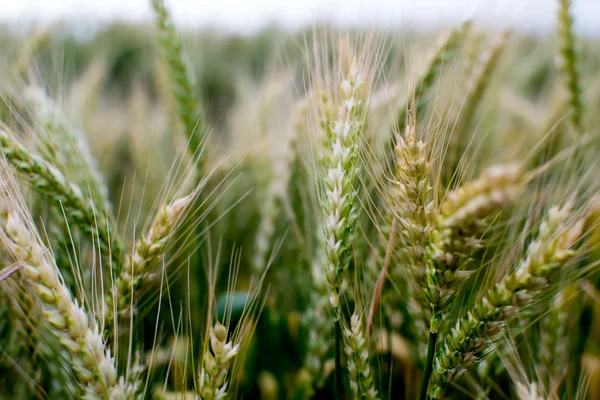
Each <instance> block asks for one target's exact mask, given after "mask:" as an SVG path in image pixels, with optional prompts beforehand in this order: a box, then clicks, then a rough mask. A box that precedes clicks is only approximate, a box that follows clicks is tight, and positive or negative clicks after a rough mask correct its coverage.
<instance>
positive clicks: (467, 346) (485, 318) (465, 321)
mask: <svg viewBox="0 0 600 400" xmlns="http://www.w3.org/2000/svg"><path fill="white" fill-rule="evenodd" d="M570 214H571V210H570V205H566V206H564V207H562V208H558V207H553V208H552V209H550V210H549V212H548V214H547V216H546V218H545V219H544V221H543V222H542V224H541V226H540V230H539V235H538V238H537V239H536V240H535V241H533V242H532V243H531V244H530V245H529V247H528V248H527V254H526V257H525V259H524V260H522V261H521V262H520V264H519V265H518V266H517V267H516V268H515V269H514V271H512V272H510V273H509V274H508V275H506V276H505V277H504V278H503V279H502V280H501V281H500V282H499V283H498V284H497V285H495V287H494V288H493V289H490V290H489V291H488V292H487V294H486V295H485V296H484V297H483V299H482V300H481V301H480V302H478V303H477V304H476V305H475V307H474V308H473V309H472V310H471V311H469V312H468V313H467V316H466V317H463V318H461V319H459V320H458V321H457V322H456V326H455V328H453V329H452V330H451V332H450V333H449V334H448V335H447V336H446V339H445V341H444V344H443V346H442V347H441V348H440V350H439V353H438V356H437V359H436V361H435V365H434V370H433V374H432V377H431V384H430V385H431V392H430V394H431V397H432V398H434V399H439V398H442V396H443V394H444V391H445V390H446V388H447V387H448V386H449V385H451V384H452V383H453V382H454V381H455V380H456V379H458V378H459V377H460V376H462V375H463V374H464V373H465V372H467V371H469V370H470V369H471V368H472V367H473V366H475V365H477V363H478V362H479V361H480V360H481V358H482V357H484V356H485V354H486V352H487V350H489V349H490V347H491V346H492V345H493V343H494V341H495V340H496V339H497V338H498V336H499V334H501V332H502V330H503V329H504V328H505V326H506V325H507V324H509V323H510V321H511V319H512V317H514V316H515V315H517V314H518V313H519V312H520V311H521V310H523V309H525V308H526V307H527V306H529V305H531V304H532V303H533V302H534V301H535V300H536V296H537V295H540V294H543V293H547V292H548V291H550V290H552V289H553V287H554V286H556V283H557V279H556V278H557V276H558V275H557V274H559V273H560V272H561V269H562V268H563V267H564V266H565V265H567V264H568V263H569V262H570V261H571V260H572V259H573V258H574V257H576V256H577V254H578V252H577V249H576V248H574V245H575V244H576V242H577V241H578V240H579V239H580V238H581V236H582V230H583V221H581V220H580V221H575V222H572V221H569V217H570Z"/></svg>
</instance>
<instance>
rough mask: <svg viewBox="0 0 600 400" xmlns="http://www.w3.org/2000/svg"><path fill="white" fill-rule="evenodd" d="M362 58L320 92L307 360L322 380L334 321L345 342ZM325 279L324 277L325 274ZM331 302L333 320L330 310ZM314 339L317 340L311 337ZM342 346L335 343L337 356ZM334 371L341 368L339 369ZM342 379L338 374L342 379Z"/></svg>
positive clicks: (361, 120) (355, 210) (360, 118)
mask: <svg viewBox="0 0 600 400" xmlns="http://www.w3.org/2000/svg"><path fill="white" fill-rule="evenodd" d="M361 67H362V66H361V65H360V63H359V61H358V59H352V60H350V62H349V63H348V65H343V66H342V71H339V72H340V74H341V75H342V76H340V77H339V81H338V82H337V83H336V85H335V91H334V90H333V89H331V90H329V91H327V92H320V94H321V97H320V104H319V110H318V112H319V119H320V121H321V127H322V131H321V133H322V135H323V136H322V138H321V139H322V140H323V146H322V149H321V150H322V155H321V160H320V173H321V175H322V177H323V178H322V180H323V191H322V193H321V207H322V212H323V216H322V218H323V219H322V231H321V235H320V236H319V237H320V239H321V243H320V247H319V248H318V249H317V259H316V260H315V261H314V262H313V266H312V275H313V293H312V300H311V304H310V305H309V309H308V313H309V315H308V318H309V319H310V322H309V327H310V328H309V329H310V333H309V335H310V340H309V343H308V346H309V349H308V354H307V358H306V361H305V365H306V367H307V369H308V371H309V372H310V373H311V375H312V377H313V379H314V380H316V381H317V384H318V383H319V379H320V377H319V375H320V373H321V369H322V365H323V357H324V356H325V355H326V354H327V353H328V351H329V349H330V346H331V345H330V335H331V329H332V328H333V325H335V326H336V338H337V339H338V340H336V341H335V343H337V344H339V342H340V341H341V339H342V338H341V331H339V328H340V325H339V320H340V318H341V316H342V313H341V306H340V293H341V290H342V283H343V280H344V279H345V274H346V273H347V269H348V267H349V265H350V262H351V258H352V245H353V243H354V238H355V236H354V235H355V230H356V226H355V224H356V220H357V217H358V208H357V207H358V204H357V203H358V202H357V194H356V189H355V186H354V185H355V184H356V182H355V180H356V178H357V173H358V165H357V164H358V153H359V147H358V146H359V143H360V135H361V134H362V131H363V124H364V118H365V114H364V112H363V107H364V106H365V104H364V98H363V97H362V96H363V93H364V87H363V85H364V77H363V76H362V73H363V71H362V69H361ZM324 278H325V279H324ZM327 303H330V304H329V306H332V307H333V317H334V318H333V319H334V322H333V323H332V321H331V318H330V316H329V315H328V312H329V307H328V304H327ZM313 339H314V341H313ZM339 354H340V349H339V347H336V355H337V356H336V359H338V360H339ZM336 373H341V371H337V370H336ZM339 381H340V379H338V384H339V383H341V382H339Z"/></svg>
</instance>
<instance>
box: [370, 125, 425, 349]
mask: <svg viewBox="0 0 600 400" xmlns="http://www.w3.org/2000/svg"><path fill="white" fill-rule="evenodd" d="M430 157H431V155H430V154H429V150H428V146H427V144H426V143H424V142H423V141H421V140H418V139H417V137H416V132H415V127H414V126H409V127H407V129H406V132H405V135H404V138H402V137H401V136H400V135H398V136H397V144H396V165H397V166H396V173H395V177H394V182H393V185H392V187H391V188H390V195H391V199H390V205H391V211H392V214H393V217H392V218H394V220H395V221H396V222H397V225H398V245H397V246H396V248H395V251H396V252H397V253H398V254H399V257H400V260H401V261H402V263H403V264H405V265H406V266H408V269H409V274H408V276H409V277H410V280H411V284H409V285H408V286H407V289H408V298H409V301H408V305H407V308H408V312H409V314H410V315H411V318H412V320H413V323H412V328H411V329H412V330H414V331H415V334H416V336H417V338H418V339H417V340H419V341H420V343H419V344H420V345H422V344H426V343H427V332H428V329H427V327H426V322H427V321H429V319H430V318H431V309H430V306H429V302H428V301H427V299H426V297H425V292H424V291H423V288H425V287H426V279H425V278H426V262H427V259H426V250H427V249H428V247H429V245H430V232H431V230H432V229H433V227H434V225H435V209H434V207H435V206H434V202H433V198H432V190H433V189H432V187H431V185H430V173H431V161H430ZM402 267H403V265H401V264H396V265H394V267H393V268H391V270H390V279H392V280H396V281H398V280H400V279H405V276H406V275H407V274H406V272H405V271H403V270H402ZM382 273H384V271H382ZM376 295H377V294H376ZM420 353H423V354H424V352H420Z"/></svg>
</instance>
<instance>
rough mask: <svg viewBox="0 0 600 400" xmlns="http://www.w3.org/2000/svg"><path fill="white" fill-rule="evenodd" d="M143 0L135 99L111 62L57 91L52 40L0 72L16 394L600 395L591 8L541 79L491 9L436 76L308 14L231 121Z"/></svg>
mask: <svg viewBox="0 0 600 400" xmlns="http://www.w3.org/2000/svg"><path fill="white" fill-rule="evenodd" d="M150 3H151V6H152V9H153V11H154V17H155V19H154V22H155V23H154V30H153V33H154V35H153V37H154V44H155V47H156V51H155V52H154V53H152V54H153V55H155V56H156V57H155V59H154V60H155V61H153V63H150V64H152V74H151V78H148V77H145V78H142V77H140V78H139V80H136V81H135V82H134V83H132V84H131V86H130V87H129V86H126V85H125V87H119V90H120V91H121V92H119V91H116V90H115V89H114V88H112V89H110V90H109V89H107V87H109V86H108V84H107V83H106V82H105V81H106V80H108V75H109V72H110V68H108V67H107V65H106V63H108V61H107V60H100V61H98V60H99V59H94V61H93V62H90V66H89V67H88V69H87V70H86V71H85V72H84V73H83V74H81V77H79V78H78V80H76V81H75V82H73V83H71V84H70V85H68V86H67V87H66V91H65V97H66V98H67V100H62V101H61V100H60V96H54V93H52V92H53V90H52V87H51V85H49V84H47V83H48V82H45V81H44V79H46V78H45V77H44V76H43V74H42V73H41V72H40V71H39V70H36V61H37V60H38V59H37V58H36V53H37V52H39V51H40V50H39V49H40V48H41V47H43V45H44V43H45V42H46V41H47V40H48V38H47V37H46V36H45V35H43V34H40V33H36V34H35V35H33V36H32V37H31V38H29V39H28V42H27V45H26V46H24V47H23V49H21V50H20V51H17V52H16V55H15V57H14V60H12V59H8V58H7V64H8V65H9V68H6V71H2V72H3V76H4V78H3V81H2V82H3V85H1V86H2V87H0V90H1V91H2V99H3V102H2V103H3V106H2V107H0V118H1V121H0V149H1V151H2V155H1V156H0V261H1V268H0V398H61V399H62V398H90V399H145V398H164V399H175V398H186V399H187V398H193V399H205V400H209V399H210V400H213V399H229V398H231V399H233V398H264V399H287V398H290V399H311V398H334V399H346V398H349V399H384V398H418V399H419V400H423V399H428V398H430V399H442V398H464V396H468V397H474V398H477V399H495V398H519V399H530V398H532V399H558V398H580V397H581V398H583V397H585V396H587V397H588V398H597V396H598V394H599V393H600V385H598V383H597V382H598V381H600V355H599V353H598V348H600V337H599V331H598V326H599V324H600V317H599V316H600V312H599V310H600V303H599V302H598V299H599V298H600V295H599V292H598V288H599V287H600V282H598V274H599V273H600V272H599V271H598V269H599V268H598V265H599V260H600V258H599V257H600V253H599V252H598V243H599V235H600V230H599V227H598V223H599V222H600V211H599V210H600V207H599V206H598V204H600V202H599V201H598V198H599V197H598V189H599V187H598V183H597V180H596V179H595V177H596V171H595V168H596V165H595V158H596V154H595V152H596V151H597V150H596V142H597V140H598V137H597V135H598V134H600V131H599V130H598V126H600V120H598V118H597V116H595V115H593V113H591V112H589V111H588V109H587V106H589V108H592V107H593V106H598V105H599V104H600V86H598V85H595V86H594V84H593V83H590V84H589V85H587V83H588V81H589V82H591V81H592V80H593V78H595V76H594V75H591V74H590V73H588V74H587V75H585V74H583V73H581V70H582V66H581V65H582V64H583V63H582V59H581V58H580V57H579V54H580V52H579V47H578V46H579V44H578V43H579V42H578V41H577V38H576V37H575V35H574V32H573V16H572V13H571V10H570V6H571V4H570V1H568V0H561V1H559V2H558V18H557V26H558V29H557V40H556V42H557V45H556V54H557V57H556V59H557V60H558V62H557V64H556V67H554V66H553V65H552V64H551V63H550V64H549V61H548V59H546V58H542V61H540V62H539V63H538V64H539V65H537V64H535V63H534V62H533V61H531V64H532V65H531V66H530V67H529V69H531V70H534V72H535V73H533V72H532V73H529V75H527V76H529V77H530V78H531V80H535V79H534V78H535V77H536V76H537V75H536V74H538V75H541V76H542V77H541V78H539V77H538V80H541V81H543V82H544V83H543V84H541V85H542V86H543V88H544V90H546V91H547V92H548V93H545V94H544V95H545V96H546V97H543V96H542V95H539V94H538V95H537V96H538V97H539V98H538V97H535V96H533V100H532V96H529V97H528V96H527V95H525V94H519V93H518V91H516V90H512V89H511V88H513V87H516V86H518V82H517V81H518V80H519V79H521V81H523V79H522V78H519V75H518V74H516V73H515V75H514V76H513V72H515V71H516V72H519V73H521V75H523V74H524V72H523V69H525V70H526V68H521V67H518V68H517V67H515V66H510V65H508V64H509V63H505V62H503V60H504V59H505V58H507V57H509V56H511V51H515V52H517V55H514V54H513V55H512V57H514V58H513V60H514V59H515V58H517V57H519V56H522V52H523V51H524V50H522V49H521V50H519V49H518V48H517V47H518V43H519V42H516V40H515V39H514V37H515V36H516V35H512V36H511V35H509V33H508V32H505V33H502V34H501V35H499V37H498V39H497V40H490V41H489V42H490V44H487V42H488V40H487V35H486V34H485V33H484V32H482V31H479V30H478V29H477V26H476V23H474V22H471V21H469V22H465V23H464V24H462V25H461V26H459V27H457V28H455V29H453V30H451V31H450V32H449V33H448V34H446V35H444V37H443V38H442V40H441V41H440V42H438V43H437V44H435V45H433V46H428V47H431V49H429V51H428V52H426V53H425V54H423V57H422V58H423V60H424V62H423V65H424V68H423V69H421V70H419V72H418V73H416V74H413V73H412V72H411V71H408V69H406V68H405V69H404V70H402V73H399V72H398V71H400V66H401V65H402V64H404V65H405V66H406V65H409V64H410V63H411V62H412V61H413V60H409V61H407V60H406V59H403V57H408V56H409V55H411V54H412V53H413V49H409V48H407V47H406V43H404V44H403V46H404V47H402V48H401V49H400V48H399V47H398V46H397V45H395V44H394V42H393V41H390V40H389V38H387V37H386V36H385V35H383V36H382V35H380V34H379V33H377V32H368V33H367V32H362V33H358V34H355V33H352V34H350V33H347V32H339V31H336V30H333V29H332V30H328V32H330V33H327V34H323V33H322V32H320V31H319V30H315V32H313V35H312V38H313V41H312V42H310V41H309V40H306V38H304V40H305V43H306V45H305V49H304V50H303V51H304V53H303V55H302V56H300V57H298V58H297V59H294V61H293V63H290V64H291V65H289V64H286V65H285V67H284V68H282V69H277V68H273V71H269V72H268V73H267V74H266V77H265V78H264V79H263V80H262V81H261V82H259V83H256V82H254V81H252V80H244V79H240V80H239V81H238V82H236V83H239V86H240V88H239V89H237V90H238V91H239V98H238V100H237V104H236V106H235V107H234V108H233V109H232V110H231V111H230V114H228V117H227V119H226V120H225V122H223V121H218V120H217V119H216V118H214V117H212V119H211V110H214V108H213V107H214V106H215V105H214V104H211V103H210V101H207V99H206V97H205V96H204V95H205V94H206V93H205V92H204V91H202V90H201V88H204V89H206V88H205V87H204V86H202V84H203V83H206V82H198V81H197V79H196V78H197V76H198V74H197V73H196V71H194V69H193V65H194V63H192V62H191V60H192V58H190V55H189V53H188V52H187V50H191V47H188V46H186V43H187V42H186V40H185V39H186V37H185V36H181V35H180V34H179V33H178V32H177V30H176V27H175V26H174V24H173V22H172V20H171V17H170V14H169V11H168V8H167V7H166V5H165V4H164V2H163V1H162V0H152V1H151V2H150ZM142 32H145V31H142ZM146 33H147V32H146ZM484 43H486V46H487V47H486V48H485V49H482V48H483V47H484ZM427 44H430V43H429V42H427ZM419 46H420V43H418V44H417V45H416V47H419ZM513 46H514V47H515V50H513ZM523 46H525V45H523ZM238 50H239V49H238ZM518 51H521V53H518ZM415 53H417V57H416V58H417V59H418V58H420V57H421V52H418V51H417V52H415ZM192 54H193V53H192ZM40 57H41V56H40ZM238 61H239V60H238ZM236 62H237V61H236ZM419 63H420V60H417V62H415V64H419ZM505 64H506V65H505ZM515 64H518V63H515ZM119 65H120V64H119ZM120 67H122V65H120ZM202 67H203V68H207V64H206V65H205V64H202ZM511 68H512V69H511ZM588 68H589V67H588ZM113 69H114V68H113ZM548 71H551V72H548ZM546 75H548V76H549V77H548V76H546ZM590 75H591V79H590ZM553 78H556V79H553ZM144 79H149V81H151V82H152V85H150V86H151V88H150V89H148V87H146V86H145V83H147V81H144ZM513 79H514V82H513ZM554 80H556V81H558V83H557V84H554V83H553V82H554ZM546 81H547V82H546ZM41 82H43V83H41ZM208 83H212V82H208ZM519 84H520V85H521V86H523V87H525V86H527V84H528V81H526V82H525V83H523V82H520V83H519ZM588 86H589V87H588ZM584 87H585V88H586V90H584V89H583V88H584ZM594 88H595V89H594ZM587 89H589V90H587ZM522 90H523V91H526V90H525V89H522ZM123 92H124V93H126V95H123V94H122V93H123ZM115 93H121V94H115ZM540 99H541V100H540ZM548 99H551V100H548ZM211 122H212V124H211ZM213 125H214V126H213ZM580 319H581V320H583V321H584V322H585V323H580V322H579V321H580Z"/></svg>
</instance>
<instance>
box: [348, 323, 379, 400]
mask: <svg viewBox="0 0 600 400" xmlns="http://www.w3.org/2000/svg"><path fill="white" fill-rule="evenodd" d="M343 329H344V342H345V346H344V351H345V352H346V357H347V360H348V362H347V369H348V375H349V381H350V382H349V383H350V390H351V392H352V396H353V397H352V398H353V399H356V400H358V399H368V400H374V399H377V398H378V397H377V390H376V389H375V383H374V379H373V371H372V369H371V365H370V362H371V360H370V356H369V349H368V345H367V340H366V338H365V335H364V327H363V325H362V320H361V318H360V317H359V315H358V314H357V313H356V312H354V314H352V317H351V319H350V326H345V327H344V328H343Z"/></svg>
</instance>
